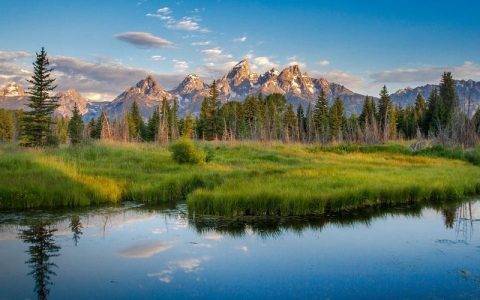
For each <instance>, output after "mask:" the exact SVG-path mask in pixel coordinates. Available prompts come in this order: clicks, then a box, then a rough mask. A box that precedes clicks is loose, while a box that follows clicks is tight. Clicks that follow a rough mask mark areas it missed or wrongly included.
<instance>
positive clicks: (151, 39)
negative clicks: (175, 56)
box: [115, 31, 173, 48]
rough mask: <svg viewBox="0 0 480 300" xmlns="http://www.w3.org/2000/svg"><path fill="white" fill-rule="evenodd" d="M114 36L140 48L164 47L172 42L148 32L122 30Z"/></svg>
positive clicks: (169, 45) (170, 45)
mask: <svg viewBox="0 0 480 300" xmlns="http://www.w3.org/2000/svg"><path fill="white" fill-rule="evenodd" d="M115 38H117V39H119V40H121V41H124V42H127V43H129V44H132V45H135V46H137V47H140V48H165V47H172V46H173V43H172V42H170V41H168V40H166V39H164V38H162V37H159V36H155V35H153V34H151V33H149V32H136V31H129V32H123V33H119V34H117V35H115Z"/></svg>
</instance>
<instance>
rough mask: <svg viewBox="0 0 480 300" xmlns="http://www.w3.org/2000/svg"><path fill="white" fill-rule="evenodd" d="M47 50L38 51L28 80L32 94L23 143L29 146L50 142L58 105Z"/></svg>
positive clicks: (25, 122)
mask: <svg viewBox="0 0 480 300" xmlns="http://www.w3.org/2000/svg"><path fill="white" fill-rule="evenodd" d="M49 65H50V62H49V60H48V57H47V52H46V51H45V49H44V48H43V47H42V49H41V50H40V52H38V53H36V60H35V62H34V63H33V76H32V78H31V79H30V80H28V82H29V83H30V84H31V86H30V87H29V90H28V94H29V95H30V97H29V101H28V103H27V106H28V107H29V108H30V110H29V111H27V112H25V114H24V116H23V123H22V124H23V126H22V127H23V128H22V144H23V145H24V146H28V147H36V146H44V145H47V144H50V142H49V141H51V140H52V139H51V137H52V124H53V118H52V117H53V111H54V110H55V109H56V108H57V107H58V104H57V98H56V97H54V96H52V95H51V93H52V92H53V90H54V89H55V88H56V86H55V85H54V82H55V78H53V76H52V71H53V69H52V68H50V67H49Z"/></svg>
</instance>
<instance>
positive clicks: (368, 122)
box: [359, 96, 377, 129]
mask: <svg viewBox="0 0 480 300" xmlns="http://www.w3.org/2000/svg"><path fill="white" fill-rule="evenodd" d="M359 122H360V125H361V126H362V128H363V129H365V128H368V127H372V125H374V124H376V123H377V119H376V107H375V100H373V98H372V97H370V96H366V97H365V100H364V102H363V107H362V112H361V114H360V117H359Z"/></svg>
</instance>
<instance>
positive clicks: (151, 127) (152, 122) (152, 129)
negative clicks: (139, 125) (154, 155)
mask: <svg viewBox="0 0 480 300" xmlns="http://www.w3.org/2000/svg"><path fill="white" fill-rule="evenodd" d="M158 110H159V108H158V106H157V107H156V108H155V110H154V111H153V114H152V116H151V117H150V119H148V123H147V130H146V132H147V133H146V140H147V141H155V140H156V139H157V137H158V128H159V126H160V114H159V112H158Z"/></svg>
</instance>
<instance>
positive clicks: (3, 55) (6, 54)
mask: <svg viewBox="0 0 480 300" xmlns="http://www.w3.org/2000/svg"><path fill="white" fill-rule="evenodd" d="M30 56H31V55H30V53H28V52H26V51H2V50H0V62H2V61H11V60H16V59H21V58H26V57H30Z"/></svg>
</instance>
